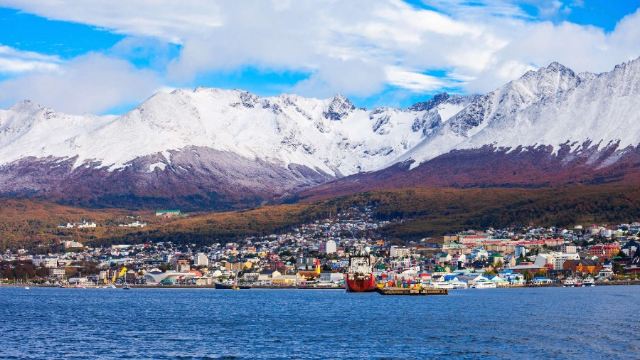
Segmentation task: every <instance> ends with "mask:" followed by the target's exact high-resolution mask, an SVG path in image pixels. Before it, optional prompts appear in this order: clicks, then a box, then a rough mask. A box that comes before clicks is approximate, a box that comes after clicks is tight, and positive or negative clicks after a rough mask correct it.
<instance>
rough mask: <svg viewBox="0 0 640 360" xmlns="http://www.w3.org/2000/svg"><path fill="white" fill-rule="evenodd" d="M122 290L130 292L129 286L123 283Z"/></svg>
mask: <svg viewBox="0 0 640 360" xmlns="http://www.w3.org/2000/svg"><path fill="white" fill-rule="evenodd" d="M122 290H131V288H130V287H129V284H127V283H124V286H123V287H122Z"/></svg>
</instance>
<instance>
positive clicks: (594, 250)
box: [589, 243, 620, 260]
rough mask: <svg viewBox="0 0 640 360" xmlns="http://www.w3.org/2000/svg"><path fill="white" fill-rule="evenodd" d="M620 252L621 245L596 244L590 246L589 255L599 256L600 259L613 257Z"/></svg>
mask: <svg viewBox="0 0 640 360" xmlns="http://www.w3.org/2000/svg"><path fill="white" fill-rule="evenodd" d="M619 252H620V245H618V244H616V243H613V244H596V245H593V246H591V247H590V248H589V255H591V256H597V257H598V258H599V259H601V260H602V259H611V258H612V257H614V256H616V255H618V253H619Z"/></svg>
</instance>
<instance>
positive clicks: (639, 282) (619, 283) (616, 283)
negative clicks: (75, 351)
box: [0, 280, 640, 291]
mask: <svg viewBox="0 0 640 360" xmlns="http://www.w3.org/2000/svg"><path fill="white" fill-rule="evenodd" d="M632 285H640V280H624V281H609V282H600V283H596V284H595V287H598V286H632ZM24 287H30V288H31V287H33V288H59V289H85V290H86V289H104V290H108V289H109V288H103V287H102V286H84V287H82V286H80V287H76V286H68V287H60V286H58V285H40V284H0V288H24ZM129 287H130V288H131V289H215V285H204V286H195V285H129ZM554 287H555V288H562V287H564V286H563V285H562V284H549V285H523V286H499V287H497V288H496V289H522V288H554ZM116 289H122V287H116ZM114 290H115V289H114ZM215 290H230V289H215ZM241 290H333V291H335V290H345V288H344V287H296V286H251V287H250V288H249V289H241ZM463 290H464V289H463ZM480 290H493V289H480Z"/></svg>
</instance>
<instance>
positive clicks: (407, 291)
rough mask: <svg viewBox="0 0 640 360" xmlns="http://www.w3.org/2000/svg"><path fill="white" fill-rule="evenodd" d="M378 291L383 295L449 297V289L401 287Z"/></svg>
mask: <svg viewBox="0 0 640 360" xmlns="http://www.w3.org/2000/svg"><path fill="white" fill-rule="evenodd" d="M376 291H378V293H379V294H381V295H449V290H447V289H433V288H421V289H411V288H399V287H386V288H379V289H377V290H376Z"/></svg>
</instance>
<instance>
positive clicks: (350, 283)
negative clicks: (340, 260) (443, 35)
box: [344, 248, 376, 292]
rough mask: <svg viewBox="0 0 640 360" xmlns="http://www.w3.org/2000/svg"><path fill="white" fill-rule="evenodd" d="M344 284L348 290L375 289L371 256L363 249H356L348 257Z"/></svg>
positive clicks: (365, 290) (364, 290)
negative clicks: (347, 268)
mask: <svg viewBox="0 0 640 360" xmlns="http://www.w3.org/2000/svg"><path fill="white" fill-rule="evenodd" d="M344 284H345V285H344V286H345V288H346V289H347V291H349V292H370V291H375V290H376V278H375V276H374V275H373V270H372V266H371V256H369V254H367V253H366V252H365V251H364V250H363V249H361V248H360V249H357V250H356V252H355V253H354V254H353V255H351V256H350V257H349V270H348V271H347V273H346V274H345V281H344Z"/></svg>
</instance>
